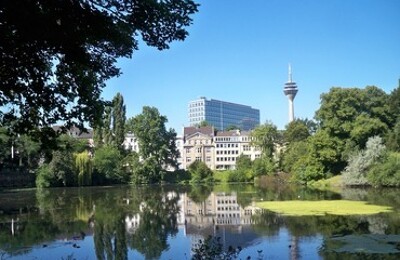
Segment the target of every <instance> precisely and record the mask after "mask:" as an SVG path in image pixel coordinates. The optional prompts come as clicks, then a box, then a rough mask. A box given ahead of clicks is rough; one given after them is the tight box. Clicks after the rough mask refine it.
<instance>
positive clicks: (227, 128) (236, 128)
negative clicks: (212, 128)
mask: <svg viewBox="0 0 400 260" xmlns="http://www.w3.org/2000/svg"><path fill="white" fill-rule="evenodd" d="M231 130H240V128H239V127H237V126H235V125H229V126H227V127H226V128H225V131H231Z"/></svg>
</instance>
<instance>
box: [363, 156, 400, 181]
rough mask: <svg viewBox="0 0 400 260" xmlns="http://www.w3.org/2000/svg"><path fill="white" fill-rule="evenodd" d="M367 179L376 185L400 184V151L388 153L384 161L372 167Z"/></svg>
mask: <svg viewBox="0 0 400 260" xmlns="http://www.w3.org/2000/svg"><path fill="white" fill-rule="evenodd" d="M367 179H368V181H369V182H370V183H371V184H372V185H374V186H395V187H398V186H400V153H394V152H391V153H388V154H387V156H386V157H385V158H384V159H383V160H382V162H380V163H377V164H375V165H374V166H373V167H371V169H370V170H369V172H368V174H367Z"/></svg>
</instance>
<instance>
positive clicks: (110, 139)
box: [93, 93, 126, 151]
mask: <svg viewBox="0 0 400 260" xmlns="http://www.w3.org/2000/svg"><path fill="white" fill-rule="evenodd" d="M125 114H126V107H125V104H124V98H123V96H122V95H121V94H120V93H117V94H116V95H115V96H114V98H113V100H112V103H111V104H110V105H109V106H107V107H106V108H105V110H104V114H103V117H102V120H101V121H100V122H98V123H97V124H96V125H95V126H94V137H93V138H94V142H95V145H96V146H97V147H101V146H102V145H103V144H105V145H109V146H111V145H112V146H114V147H116V148H118V149H119V150H121V151H122V150H123V145H122V144H123V142H124V140H125V125H126V116H125Z"/></svg>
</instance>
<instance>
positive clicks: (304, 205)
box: [256, 200, 393, 216]
mask: <svg viewBox="0 0 400 260" xmlns="http://www.w3.org/2000/svg"><path fill="white" fill-rule="evenodd" d="M256 206H257V207H259V208H261V209H267V210H270V211H273V212H276V213H280V214H282V215H287V216H322V215H326V214H331V215H372V214H377V213H382V212H392V211H393V209H392V208H391V207H387V206H379V205H371V204H368V203H367V202H365V201H351V200H319V201H307V200H288V201H263V202H257V203H256Z"/></svg>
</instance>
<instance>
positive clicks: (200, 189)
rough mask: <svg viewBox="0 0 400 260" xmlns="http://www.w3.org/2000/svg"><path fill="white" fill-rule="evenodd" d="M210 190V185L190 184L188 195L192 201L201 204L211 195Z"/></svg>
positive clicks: (211, 188) (211, 189)
mask: <svg viewBox="0 0 400 260" xmlns="http://www.w3.org/2000/svg"><path fill="white" fill-rule="evenodd" d="M212 191H213V187H212V186H205V185H192V186H191V187H190V191H189V193H188V196H189V198H190V199H191V200H192V201H193V202H194V203H198V204H201V203H202V202H204V201H205V200H206V199H207V198H208V197H209V196H210V195H211V192H212Z"/></svg>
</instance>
